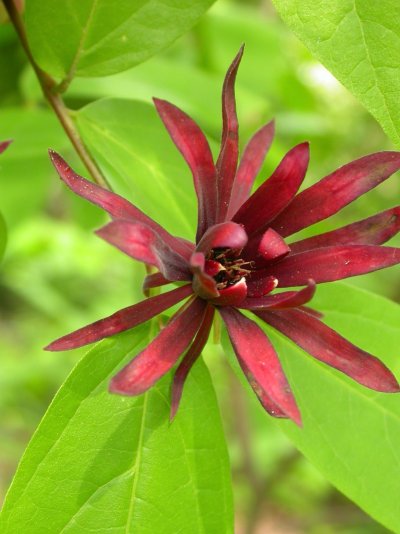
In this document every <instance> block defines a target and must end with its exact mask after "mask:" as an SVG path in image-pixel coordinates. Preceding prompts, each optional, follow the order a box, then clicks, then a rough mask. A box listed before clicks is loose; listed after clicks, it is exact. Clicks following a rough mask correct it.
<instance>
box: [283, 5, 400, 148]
mask: <svg viewBox="0 0 400 534" xmlns="http://www.w3.org/2000/svg"><path fill="white" fill-rule="evenodd" d="M273 2H274V4H275V6H276V8H277V10H278V11H279V13H280V15H281V16H282V18H283V20H284V21H285V22H286V23H287V24H288V25H289V27H290V28H291V29H292V30H293V31H294V33H295V34H296V35H297V36H298V37H299V38H300V39H301V40H302V41H303V42H304V44H305V45H306V46H307V47H308V48H309V49H310V50H311V52H312V53H313V54H314V55H315V56H316V57H317V58H318V59H319V60H320V61H321V62H322V63H323V64H324V65H325V66H326V67H327V68H328V69H329V70H330V71H331V72H332V73H333V74H334V75H335V76H336V77H337V78H338V80H340V81H341V82H342V83H343V85H344V86H346V87H347V89H349V90H350V91H351V92H352V93H353V94H354V95H355V96H356V97H357V98H358V99H359V100H360V102H361V103H362V104H363V105H364V106H365V107H366V108H367V110H368V111H369V112H370V113H371V114H372V115H373V116H374V117H375V118H376V119H377V120H378V121H379V122H380V124H381V126H382V127H383V129H384V130H385V132H386V133H387V134H388V136H389V137H390V138H391V139H392V141H393V142H394V143H395V144H396V145H397V146H398V147H399V146H400V108H399V102H398V100H399V99H398V95H399V92H400V78H399V76H398V71H399V67H400V59H399V49H400V22H399V21H400V4H399V2H397V1H396V0H382V1H380V2H365V1H362V0H331V1H330V2H321V1H320V0H273Z"/></svg>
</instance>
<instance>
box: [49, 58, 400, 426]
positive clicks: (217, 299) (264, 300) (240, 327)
mask: <svg viewBox="0 0 400 534" xmlns="http://www.w3.org/2000/svg"><path fill="white" fill-rule="evenodd" d="M242 53H243V50H242V49H241V50H240V51H239V53H238V55H237V56H236V58H235V59H234V61H233V63H232V65H231V66H230V67H229V69H228V72H227V74H226V77H225V81H224V86H223V92H222V104H223V105H222V109H223V132H222V141H221V150H220V153H219V156H218V159H217V162H216V163H214V160H213V156H212V154H211V150H210V147H209V145H208V142H207V140H206V138H205V136H204V134H203V132H202V131H201V130H200V128H199V127H198V126H197V124H196V123H195V122H194V121H193V120H192V119H191V118H190V117H188V116H187V115H186V114H185V113H184V112H183V111H181V110H180V109H178V108H177V107H175V106H174V105H173V104H170V103H169V102H166V101H164V100H158V99H155V100H154V102H155V105H156V108H157V111H158V113H159V115H160V117H161V119H162V121H163V122H164V124H165V126H166V128H167V130H168V132H169V134H170V136H171V138H172V140H173V141H174V143H175V145H176V146H177V148H178V149H179V150H180V152H181V153H182V155H183V157H184V159H185V160H186V162H187V164H188V165H189V167H190V169H191V171H192V174H193V180H194V187H195V190H196V194H197V199H198V225H197V235H196V243H195V244H192V243H189V242H188V241H186V240H184V239H180V238H179V237H175V236H172V235H171V234H170V233H168V231H167V230H165V229H164V228H162V227H161V226H160V225H159V224H157V223H156V222H155V221H153V220H152V219H150V218H149V217H148V216H147V215H145V214H144V213H142V212H141V211H140V210H139V209H138V208H136V207H135V206H133V205H132V204H131V203H130V202H128V201H127V200H125V199H123V198H121V197H120V196H118V195H116V194H114V193H111V192H109V191H106V190H104V189H102V188H101V187H99V186H97V185H95V184H93V183H91V182H88V181H87V180H85V179H84V178H82V177H81V176H78V175H77V174H75V173H74V171H73V170H72V169H71V168H70V167H69V166H68V164H67V163H66V162H65V161H64V160H63V159H62V158H61V157H60V156H59V155H58V154H56V153H55V152H53V151H50V156H51V159H52V162H53V164H54V166H55V168H56V169H57V172H58V173H59V175H60V177H61V178H62V180H63V181H64V182H65V183H66V184H67V185H68V186H69V187H70V189H72V191H74V192H75V193H76V194H78V195H80V196H82V197H84V198H86V199H87V200H89V201H90V202H92V203H94V204H97V205H98V206H100V207H101V208H103V209H104V210H106V211H107V212H108V213H109V214H110V215H111V217H112V219H113V220H112V222H110V223H109V224H107V225H106V226H105V227H104V228H101V229H100V230H98V232H97V234H98V235H99V236H100V237H102V238H103V239H105V240H106V241H108V242H109V243H111V244H112V245H114V246H116V247H117V248H119V249H120V250H122V251H123V252H125V253H126V254H128V255H129V256H131V257H132V258H134V259H136V260H139V261H142V262H144V263H146V264H148V265H153V266H155V267H156V268H157V269H158V272H157V273H156V274H151V275H149V276H147V277H146V279H145V282H144V290H145V291H148V290H149V289H150V288H154V287H158V286H163V285H166V284H169V283H171V282H181V283H183V284H182V285H180V286H179V287H177V288H175V289H173V290H172V291H169V292H166V293H163V294H160V295H158V296H153V297H150V298H148V299H147V300H145V301H143V302H139V303H138V304H135V305H133V306H130V307H128V308H125V309H123V310H121V311H118V312H116V313H114V314H113V315H111V316H110V317H107V318H105V319H101V320H100V321H97V322H95V323H93V324H91V325H89V326H86V327H84V328H81V329H80V330H77V331H76V332H73V333H71V334H69V335H66V336H64V337H62V338H60V339H58V340H57V341H54V342H53V343H51V344H50V345H49V346H48V347H47V349H48V350H66V349H72V348H75V347H80V346H82V345H86V344H88V343H93V342H94V341H98V340H100V339H103V338H105V337H107V336H112V335H114V334H117V333H118V332H122V331H124V330H127V329H129V328H133V327H135V326H136V325H138V324H140V323H143V322H144V321H147V320H149V319H151V318H152V317H154V316H156V315H157V314H159V313H161V312H163V311H164V310H166V309H167V308H169V307H170V306H172V305H174V304H177V303H178V302H181V301H183V300H185V302H184V304H183V305H182V306H181V308H180V309H179V310H178V312H177V313H176V314H175V315H173V317H172V318H171V319H170V321H169V323H168V324H167V326H166V327H165V328H163V329H162V330H161V332H160V333H159V334H158V335H157V337H156V338H155V339H154V340H153V341H152V342H151V343H150V344H149V345H148V346H147V347H146V348H145V349H144V350H143V351H142V352H141V353H140V354H138V355H137V356H136V357H135V358H134V359H133V360H132V361H131V362H130V363H129V364H128V365H127V366H126V367H124V368H123V369H122V370H121V371H120V372H119V373H118V374H117V375H116V376H115V377H114V378H113V379H112V381H111V386H110V390H111V391H112V392H114V393H120V394H123V395H138V394H140V393H143V392H144V391H146V390H147V389H148V388H150V387H151V386H152V385H153V384H154V383H155V382H156V381H157V380H158V379H159V378H161V377H162V376H163V375H164V374H165V373H166V372H167V371H169V370H170V369H171V368H172V367H173V366H174V365H175V364H176V363H177V362H178V360H179V358H180V357H181V356H182V355H183V354H184V356H183V358H182V360H181V362H180V364H179V365H178V367H177V370H176V372H175V376H174V380H173V385H172V407H171V414H172V415H174V414H175V412H176V410H177V407H178V404H179V400H180V397H181V394H182V388H183V384H184V381H185V378H186V376H187V374H188V372H189V371H190V368H191V366H192V365H193V363H194V362H195V361H196V359H197V358H198V356H199V355H200V353H201V351H202V349H203V347H204V345H205V343H206V342H207V338H208V335H209V332H210V329H211V325H212V322H213V316H214V313H215V311H217V312H219V313H220V315H221V316H222V319H223V321H224V323H225V325H226V328H227V331H228V334H229V337H230V340H231V342H232V345H233V348H234V351H235V353H236V356H237V358H238V361H239V363H240V365H241V367H242V369H243V372H244V373H245V375H246V377H247V379H248V381H249V382H250V384H251V386H252V388H253V389H254V391H255V393H256V395H257V396H258V398H259V399H260V401H261V403H262V405H263V406H264V408H265V409H266V410H267V411H268V412H269V413H270V414H271V415H274V416H275V417H287V418H291V419H292V420H293V421H295V422H296V423H297V424H300V422H301V418H300V413H299V410H298V407H297V405H296V402H295V399H294V397H293V394H292V392H291V390H290V387H289V384H288V382H287V380H286V377H285V375H284V373H283V370H282V367H281V364H280V362H279V358H278V356H277V354H276V352H275V349H274V347H273V346H272V344H271V342H270V341H269V340H268V338H267V336H266V335H265V333H264V332H263V331H262V330H261V328H260V327H259V326H258V325H257V324H256V323H255V322H254V321H252V320H251V319H249V318H248V317H247V316H245V315H243V313H241V312H240V311H238V309H237V308H242V309H244V310H248V311H250V312H253V313H254V314H255V315H256V316H257V317H259V318H260V319H262V320H263V321H265V322H266V323H268V324H269V325H271V326H273V327H274V328H276V329H277V330H279V331H280V332H282V333H283V334H284V335H285V336H287V337H289V338H290V339H291V340H293V341H294V342H295V343H296V344H297V345H299V346H300V347H302V348H303V349H304V350H306V351H307V352H308V353H309V354H311V355H312V356H314V357H315V358H317V359H319V360H321V361H323V362H325V363H327V364H328V365H331V366H332V367H335V368H336V369H338V370H339V371H342V372H343V373H345V374H347V375H348V376H350V377H351V378H353V379H354V380H356V381H357V382H359V383H360V384H363V385H364V386H367V387H369V388H371V389H375V390H377V391H385V392H397V391H399V385H398V383H397V381H396V379H395V378H394V376H393V375H392V373H391V372H390V371H389V370H388V369H387V368H386V367H385V366H384V365H383V364H382V363H381V362H380V361H379V360H378V359H377V358H375V357H374V356H372V355H370V354H368V353H367V352H365V351H363V350H361V349H359V348H357V347H355V346H354V345H352V344H351V343H349V342H348V341H346V340H345V339H344V338H343V337H341V336H340V335H339V334H337V333H336V332H334V331H333V330H331V329H330V328H329V327H328V326H326V325H324V324H323V323H322V322H321V320H320V319H321V315H320V314H319V313H318V312H316V311H314V310H312V309H311V308H308V307H307V306H306V304H307V303H308V302H309V301H310V300H311V298H312V297H313V295H314V292H315V287H316V284H318V283H321V282H330V281H333V280H340V279H343V278H347V277H350V276H355V275H359V274H364V273H367V272H370V271H375V270H377V269H382V268H384V267H389V266H391V265H394V264H397V263H399V262H400V249H397V248H392V247H382V246H380V245H381V244H382V243H384V242H385V241H387V240H388V239H389V238H390V237H392V236H393V235H394V234H396V233H397V232H398V231H399V228H400V207H395V208H392V209H389V210H387V211H385V212H383V213H379V214H378V215H375V216H373V217H370V218H368V219H365V220H362V221H358V222H356V223H353V224H350V225H348V226H345V227H344V228H340V229H338V230H334V231H331V232H327V233H325V234H321V235H318V236H314V237H311V238H307V239H303V240H300V241H294V242H291V243H289V244H288V243H287V242H286V238H287V237H289V236H291V235H292V234H294V233H296V232H298V231H299V230H302V229H303V228H306V227H308V226H310V225H312V224H314V223H316V222H318V221H321V220H323V219H326V218H327V217H330V216H331V215H333V214H334V213H336V212H338V211H339V210H340V209H341V208H343V207H344V206H346V205H347V204H349V203H350V202H352V201H353V200H355V199H356V198H357V197H359V196H360V195H362V194H363V193H366V192H367V191H369V190H370V189H372V188H373V187H375V186H377V185H378V184H379V183H381V182H382V181H383V180H385V179H386V178H388V177H389V176H390V175H391V174H393V173H394V172H395V171H397V170H398V169H399V168H400V153H398V152H380V153H377V154H372V155H370V156H365V157H363V158H361V159H359V160H356V161H354V162H352V163H349V164H348V165H345V166H343V167H341V168H340V169H338V170H337V171H335V172H333V173H332V174H330V175H329V176H327V177H325V178H324V179H323V180H321V181H320V182H318V183H317V184H315V185H313V186H311V187H309V188H308V189H305V190H304V191H302V192H301V193H298V190H299V188H300V186H301V184H302V181H303V179H304V176H305V174H306V170H307V165H308V159H309V148H308V144H307V143H302V144H300V145H297V146H295V147H294V148H293V149H292V150H290V151H289V152H288V154H286V156H285V157H284V158H283V160H282V161H281V163H280V164H279V165H278V167H277V169H276V170H275V171H274V173H273V174H272V176H271V177H270V178H269V179H268V180H266V181H265V182H264V183H263V184H262V185H261V186H260V187H259V188H258V189H257V191H255V193H253V194H252V195H250V192H251V189H252V186H253V183H254V179H255V177H256V175H257V173H258V171H259V169H260V166H261V164H262V162H263V160H264V157H265V155H266V153H267V151H268V149H269V146H270V144H271V142H272V138H273V133H274V125H273V123H272V122H270V123H269V124H267V125H265V126H263V127H262V128H261V129H260V130H259V131H258V132H256V134H255V135H254V136H253V137H252V139H251V140H250V142H249V143H248V145H247V146H246V148H245V149H244V152H243V154H242V157H241V161H240V164H239V165H238V122H237V116H236V109H235V98H234V84H235V77H236V73H237V69H238V66H239V63H240V60H241V57H242ZM278 286H279V287H280V288H287V287H292V286H304V287H303V288H302V289H299V290H288V291H284V292H280V293H273V290H274V289H275V288H276V287H278Z"/></svg>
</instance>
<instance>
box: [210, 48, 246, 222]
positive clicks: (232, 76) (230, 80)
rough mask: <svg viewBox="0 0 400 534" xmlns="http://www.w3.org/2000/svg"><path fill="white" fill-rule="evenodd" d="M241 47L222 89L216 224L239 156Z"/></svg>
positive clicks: (225, 205)
mask: <svg viewBox="0 0 400 534" xmlns="http://www.w3.org/2000/svg"><path fill="white" fill-rule="evenodd" d="M243 49H244V46H243V45H242V46H241V48H240V50H239V52H238V54H237V55H236V57H235V59H234V60H233V62H232V64H231V65H230V67H229V69H228V71H227V73H226V76H225V80H224V85H223V88H222V139H221V150H220V153H219V156H218V160H217V164H216V166H217V173H218V214H217V221H216V222H223V221H224V220H226V215H227V212H228V207H229V201H230V198H231V192H232V185H233V181H234V179H235V174H236V167H237V162H238V156H239V141H238V131H239V125H238V119H237V115H236V103H235V80H236V74H237V71H238V68H239V64H240V60H241V59H242V56H243Z"/></svg>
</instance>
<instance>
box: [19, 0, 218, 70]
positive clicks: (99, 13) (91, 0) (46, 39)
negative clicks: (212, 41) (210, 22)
mask: <svg viewBox="0 0 400 534" xmlns="http://www.w3.org/2000/svg"><path fill="white" fill-rule="evenodd" d="M212 3H213V0H152V1H150V0H134V1H132V0H120V1H118V2H110V1H109V0H83V1H81V2H77V1H76V0H58V1H57V2H43V1H42V0H29V2H27V6H26V26H27V32H28V38H29V42H30V45H31V48H32V52H33V55H34V57H35V59H36V60H37V62H38V63H39V65H40V66H41V67H42V68H43V69H44V70H46V71H47V72H49V73H50V74H52V75H54V76H56V77H60V78H67V79H68V80H70V79H72V78H73V77H74V76H75V75H77V76H106V75H108V74H113V73H115V72H119V71H122V70H125V69H127V68H129V67H132V66H133V65H136V64H138V63H140V62H142V61H144V60H146V59H147V58H149V57H150V56H152V55H153V54H155V53H157V52H158V51H160V50H162V49H163V48H165V47H166V46H168V45H169V44H171V43H172V42H173V41H174V40H175V39H176V38H177V37H179V35H182V34H183V33H185V32H186V31H187V30H188V29H189V28H190V27H191V26H193V24H195V22H196V21H197V20H198V19H199V17H200V16H201V15H202V14H203V13H204V12H205V11H206V10H207V8H208V7H209V6H210V5H211V4H212Z"/></svg>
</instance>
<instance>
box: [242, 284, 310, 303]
mask: <svg viewBox="0 0 400 534" xmlns="http://www.w3.org/2000/svg"><path fill="white" fill-rule="evenodd" d="M315 289H316V285H315V282H314V280H309V281H308V285H307V286H306V287H304V288H303V289H300V290H299V291H284V292H282V293H277V294H276V295H267V296H266V297H260V298H247V299H246V300H244V301H243V302H242V303H241V305H240V307H241V308H244V309H246V310H262V309H265V308H269V309H277V310H279V309H283V308H296V307H297V306H303V305H304V304H307V302H310V300H311V299H312V298H313V296H314V294H315Z"/></svg>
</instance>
